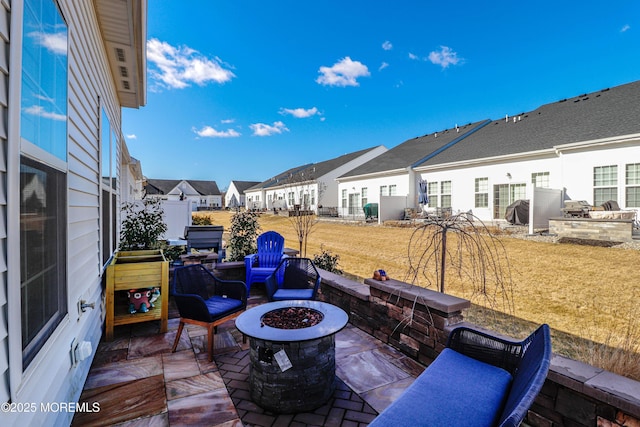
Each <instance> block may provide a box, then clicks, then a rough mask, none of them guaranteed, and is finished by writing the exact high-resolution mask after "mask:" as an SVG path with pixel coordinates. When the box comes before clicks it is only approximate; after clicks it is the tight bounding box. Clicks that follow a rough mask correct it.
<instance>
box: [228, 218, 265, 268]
mask: <svg viewBox="0 0 640 427" xmlns="http://www.w3.org/2000/svg"><path fill="white" fill-rule="evenodd" d="M259 232H260V224H258V215H257V214H255V213H253V212H248V211H247V212H238V213H236V214H234V215H233V216H232V217H231V229H230V230H229V241H228V242H227V260H228V261H243V260H244V257H245V256H246V255H249V254H254V253H256V252H257V250H258V249H257V246H256V238H257V237H258V233H259Z"/></svg>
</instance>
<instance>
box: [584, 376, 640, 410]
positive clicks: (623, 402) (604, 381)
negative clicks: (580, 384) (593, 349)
mask: <svg viewBox="0 0 640 427" xmlns="http://www.w3.org/2000/svg"><path fill="white" fill-rule="evenodd" d="M584 385H585V388H584V393H585V394H586V395H587V396H592V397H594V398H597V399H601V398H603V397H606V398H603V400H604V401H605V402H606V403H608V404H610V405H613V406H615V407H617V408H620V409H621V410H623V411H624V412H626V413H628V414H629V415H631V416H633V417H636V418H640V382H639V381H635V380H632V379H630V378H627V377H623V376H620V375H616V374H614V373H612V372H609V371H602V372H601V373H599V374H598V375H596V376H595V377H593V378H591V379H590V380H588V381H587V382H585V384H584ZM593 392H595V393H593ZM603 392H604V393H605V396H603Z"/></svg>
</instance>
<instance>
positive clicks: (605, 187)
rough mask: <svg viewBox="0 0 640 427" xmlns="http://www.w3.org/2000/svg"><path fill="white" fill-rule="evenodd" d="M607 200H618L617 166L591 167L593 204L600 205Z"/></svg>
mask: <svg viewBox="0 0 640 427" xmlns="http://www.w3.org/2000/svg"><path fill="white" fill-rule="evenodd" d="M609 200H615V201H618V166H617V165H611V166H596V167H594V168H593V204H594V206H600V205H601V204H603V203H604V202H607V201H609Z"/></svg>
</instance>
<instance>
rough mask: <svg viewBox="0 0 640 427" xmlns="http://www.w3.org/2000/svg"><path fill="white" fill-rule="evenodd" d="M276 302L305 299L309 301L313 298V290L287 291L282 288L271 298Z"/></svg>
mask: <svg viewBox="0 0 640 427" xmlns="http://www.w3.org/2000/svg"><path fill="white" fill-rule="evenodd" d="M271 298H272V299H273V300H274V301H282V300H292V299H304V300H309V299H312V298H313V289H286V288H280V289H278V290H277V291H275V292H274V294H273V296H272V297H271Z"/></svg>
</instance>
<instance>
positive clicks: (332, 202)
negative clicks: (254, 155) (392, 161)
mask: <svg viewBox="0 0 640 427" xmlns="http://www.w3.org/2000/svg"><path fill="white" fill-rule="evenodd" d="M385 151H387V148H386V147H384V146H382V145H379V146H376V147H372V148H367V149H364V150H360V151H356V152H353V153H349V154H345V155H343V156H340V157H336V158H333V159H330V160H326V161H324V162H319V163H311V164H307V165H302V166H298V167H295V168H292V169H289V170H288V171H285V172H283V173H281V174H279V175H277V176H275V177H273V178H271V179H269V180H267V181H264V182H262V183H260V184H258V185H256V186H253V187H251V188H249V189H247V190H246V191H245V194H246V196H247V208H248V209H268V210H289V209H295V208H300V209H303V210H312V211H314V212H317V211H318V209H319V208H320V207H335V206H336V200H337V198H338V183H337V181H336V178H337V177H339V176H340V175H343V174H345V173H346V172H348V171H350V170H351V169H353V168H357V167H358V166H360V165H362V164H363V163H366V162H368V161H370V160H371V159H374V158H376V157H378V156H380V155H381V154H382V153H384V152H385Z"/></svg>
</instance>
